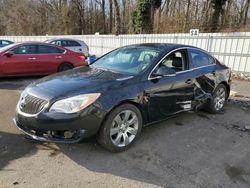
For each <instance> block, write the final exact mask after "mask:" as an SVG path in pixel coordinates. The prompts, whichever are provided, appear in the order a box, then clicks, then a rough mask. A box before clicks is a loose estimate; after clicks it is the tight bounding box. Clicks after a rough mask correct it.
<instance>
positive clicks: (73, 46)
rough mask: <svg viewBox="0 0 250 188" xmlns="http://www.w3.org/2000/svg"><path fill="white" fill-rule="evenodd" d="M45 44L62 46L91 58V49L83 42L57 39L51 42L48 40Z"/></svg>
mask: <svg viewBox="0 0 250 188" xmlns="http://www.w3.org/2000/svg"><path fill="white" fill-rule="evenodd" d="M45 42H46V43H50V44H55V45H57V46H62V47H64V48H67V49H70V50H72V51H74V52H76V53H80V54H83V55H84V56H86V57H88V56H89V47H88V46H87V44H86V43H85V42H84V41H82V40H76V39H67V38H57V39H49V40H46V41H45Z"/></svg>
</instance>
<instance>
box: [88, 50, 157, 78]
mask: <svg viewBox="0 0 250 188" xmlns="http://www.w3.org/2000/svg"><path fill="white" fill-rule="evenodd" d="M159 55H160V51H158V50H156V49H153V48H140V47H139V48H138V47H137V48H136V47H133V48H120V49H117V50H114V51H113V52H111V53H109V54H107V55H105V56H104V57H102V58H100V59H98V60H97V61H96V62H95V63H94V64H92V67H95V68H99V69H105V70H110V71H114V72H118V73H123V74H129V75H137V74H140V73H141V72H143V71H144V70H146V69H147V67H148V66H149V65H150V64H151V63H152V62H153V61H154V60H155V59H156V58H157V57H158V56H159Z"/></svg>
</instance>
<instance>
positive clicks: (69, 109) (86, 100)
mask: <svg viewBox="0 0 250 188" xmlns="http://www.w3.org/2000/svg"><path fill="white" fill-rule="evenodd" d="M100 95H101V94H100V93H91V94H85V95H78V96H75V97H70V98H67V99H63V100H60V101H57V102H55V103H54V104H53V105H52V106H51V107H50V110H49V111H50V112H61V113H66V114H70V113H75V112H78V111H80V110H82V109H84V108H86V107H87V106H89V105H91V104H92V103H93V102H95V101H96V100H97V99H98V97H99V96H100Z"/></svg>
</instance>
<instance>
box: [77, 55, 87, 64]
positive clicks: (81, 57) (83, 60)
mask: <svg viewBox="0 0 250 188" xmlns="http://www.w3.org/2000/svg"><path fill="white" fill-rule="evenodd" d="M77 57H78V58H79V59H80V60H81V61H82V62H84V63H85V62H86V57H85V56H84V55H79V56H77Z"/></svg>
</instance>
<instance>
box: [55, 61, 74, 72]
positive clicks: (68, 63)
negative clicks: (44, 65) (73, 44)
mask: <svg viewBox="0 0 250 188" xmlns="http://www.w3.org/2000/svg"><path fill="white" fill-rule="evenodd" d="M66 64H67V65H71V66H72V68H75V66H74V64H73V63H71V62H68V61H63V62H62V63H60V64H59V65H58V67H57V71H59V69H60V67H61V66H62V65H66Z"/></svg>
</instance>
